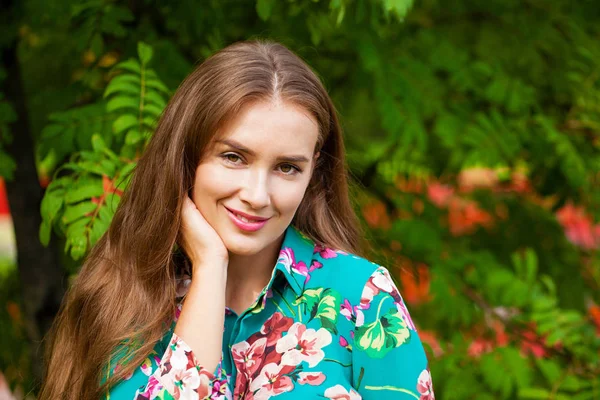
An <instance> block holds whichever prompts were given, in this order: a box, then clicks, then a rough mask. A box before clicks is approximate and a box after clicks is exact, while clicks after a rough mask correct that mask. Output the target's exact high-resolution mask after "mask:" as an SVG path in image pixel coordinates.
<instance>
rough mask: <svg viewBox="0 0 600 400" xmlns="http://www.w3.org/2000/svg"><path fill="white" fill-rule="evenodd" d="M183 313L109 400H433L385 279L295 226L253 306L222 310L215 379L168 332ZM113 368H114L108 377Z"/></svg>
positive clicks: (409, 327)
mask: <svg viewBox="0 0 600 400" xmlns="http://www.w3.org/2000/svg"><path fill="white" fill-rule="evenodd" d="M180 310H181V304H180V306H179V308H178V312H177V315H176V316H175V318H174V322H173V324H172V326H171V329H170V330H169V331H168V332H166V334H165V336H164V338H163V340H161V341H159V342H158V343H157V344H156V346H155V347H154V351H153V352H152V353H151V354H150V355H149V356H148V358H147V359H146V361H145V362H144V363H143V364H142V365H140V366H139V368H136V370H135V371H134V373H133V374H132V375H131V376H129V377H128V379H125V380H123V381H121V382H120V383H118V384H117V385H116V386H114V387H112V389H110V392H109V393H107V396H106V398H107V399H110V400H122V399H123V400H125V399H127V400H130V399H137V400H142V399H256V400H260V399H270V398H272V397H273V398H277V399H278V400H279V399H281V400H284V399H314V398H325V399H352V400H354V399H384V400H385V399H421V400H433V399H434V394H433V388H432V382H431V375H430V372H429V369H428V365H427V358H426V356H425V352H424V350H423V346H422V344H421V341H420V340H419V336H418V335H417V331H416V329H415V325H414V324H413V322H412V320H411V318H410V315H409V313H408V311H407V309H406V306H405V304H404V302H403V300H402V298H401V296H400V293H399V292H398V289H397V288H396V286H395V285H394V283H393V281H392V279H391V278H390V275H389V273H388V271H387V269H386V268H384V267H381V266H379V265H377V264H374V263H372V262H370V261H368V260H365V259H364V258H361V257H357V256H355V255H353V254H349V253H346V252H343V251H339V250H334V249H330V248H326V247H323V246H320V245H318V244H315V243H314V242H312V241H311V240H310V239H308V238H307V237H306V236H305V235H303V234H302V233H301V232H299V231H298V230H296V229H295V228H294V227H292V226H290V227H289V228H288V229H287V230H286V233H285V237H284V240H283V244H282V247H281V251H280V255H279V259H278V261H277V264H276V265H275V268H274V270H273V274H272V276H271V280H270V282H269V284H268V285H267V286H266V287H265V288H264V289H263V291H262V292H261V294H260V295H259V296H258V298H257V299H256V301H255V302H254V304H253V305H252V306H250V307H249V308H248V309H247V310H246V311H244V312H243V313H242V314H241V315H237V314H236V313H234V312H233V311H232V310H230V309H228V308H226V309H225V327H224V332H223V353H222V359H221V361H220V363H219V365H218V366H217V368H216V370H215V371H207V370H206V369H204V368H203V367H202V365H199V364H198V362H197V360H196V357H195V356H194V354H193V352H192V350H191V348H190V347H189V346H188V345H187V344H186V343H185V342H184V341H183V340H182V339H181V338H179V337H178V336H177V335H176V334H175V333H174V332H173V330H174V328H175V322H176V320H177V317H178V315H179V311H180ZM118 368H120V365H119V363H118V360H117V362H113V363H111V365H110V366H109V368H108V376H110V374H111V373H114V371H115V369H118Z"/></svg>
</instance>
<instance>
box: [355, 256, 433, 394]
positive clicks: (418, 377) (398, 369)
mask: <svg viewBox="0 0 600 400" xmlns="http://www.w3.org/2000/svg"><path fill="white" fill-rule="evenodd" d="M356 309H357V312H356V314H357V318H356V325H355V328H354V346H353V351H352V357H353V362H352V365H353V366H352V368H353V386H354V388H355V389H356V390H357V391H358V394H359V395H360V396H361V397H362V398H363V399H365V400H369V399H382V400H386V399H398V400H402V399H406V400H408V399H419V400H434V398H435V397H434V394H433V386H432V381H431V374H430V372H429V367H428V363H427V357H426V355H425V350H424V349H423V345H422V343H421V340H420V339H419V336H418V334H417V331H416V329H415V325H414V324H413V322H412V320H411V318H410V315H409V313H408V310H407V309H406V306H405V304H404V301H403V300H402V297H401V296H400V293H399V292H398V289H397V288H396V285H395V284H394V282H393V281H392V279H391V277H390V274H389V272H388V270H387V269H386V268H384V267H378V268H377V269H376V270H375V272H373V274H372V275H371V276H370V277H369V279H368V280H367V283H366V284H365V287H364V289H363V292H362V296H361V300H360V305H359V306H358V307H356Z"/></svg>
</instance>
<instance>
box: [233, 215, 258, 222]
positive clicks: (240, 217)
mask: <svg viewBox="0 0 600 400" xmlns="http://www.w3.org/2000/svg"><path fill="white" fill-rule="evenodd" d="M235 216H236V217H238V219H239V220H240V221H243V222H254V221H250V220H249V219H248V218H246V217H242V216H241V215H239V214H235Z"/></svg>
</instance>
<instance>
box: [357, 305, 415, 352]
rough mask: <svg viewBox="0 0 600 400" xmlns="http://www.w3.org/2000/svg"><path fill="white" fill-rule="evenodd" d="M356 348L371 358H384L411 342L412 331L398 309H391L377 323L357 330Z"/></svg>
mask: <svg viewBox="0 0 600 400" xmlns="http://www.w3.org/2000/svg"><path fill="white" fill-rule="evenodd" d="M355 332H356V334H355V336H354V343H355V346H356V348H358V349H360V350H363V351H365V353H366V354H367V355H368V356H369V357H371V358H383V357H385V356H386V355H387V353H389V352H390V351H391V350H393V349H395V348H397V347H399V346H401V345H402V344H404V343H407V342H408V341H409V340H410V336H411V334H410V330H409V329H408V327H407V325H406V322H405V321H404V319H403V318H402V316H401V315H400V313H399V312H398V310H397V309H396V308H392V309H390V310H389V311H388V312H387V313H386V314H384V315H383V316H381V317H380V318H379V319H377V320H376V321H374V322H372V323H369V324H365V325H362V326H359V327H357V328H356V330H355Z"/></svg>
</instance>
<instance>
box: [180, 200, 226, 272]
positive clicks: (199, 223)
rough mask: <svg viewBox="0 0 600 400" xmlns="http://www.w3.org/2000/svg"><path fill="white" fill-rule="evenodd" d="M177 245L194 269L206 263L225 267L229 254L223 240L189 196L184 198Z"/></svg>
mask: <svg viewBox="0 0 600 400" xmlns="http://www.w3.org/2000/svg"><path fill="white" fill-rule="evenodd" d="M179 245H180V246H181V247H182V248H183V250H184V251H185V254H186V255H187V256H188V257H189V259H190V261H191V262H192V266H193V268H194V269H196V268H198V267H199V266H200V265H205V264H207V263H210V264H212V263H217V264H221V265H223V264H224V265H227V262H228V259H229V254H228V252H227V248H226V247H225V244H224V243H223V240H222V239H221V237H220V236H219V235H218V234H217V232H216V231H215V230H214V229H213V227H212V226H210V224H209V223H208V222H207V221H206V219H205V218H204V216H203V215H202V213H200V210H198V208H196V205H195V204H194V202H193V201H192V200H191V199H190V197H189V196H186V197H185V200H184V203H183V208H182V210H181V227H180V228H179Z"/></svg>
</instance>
